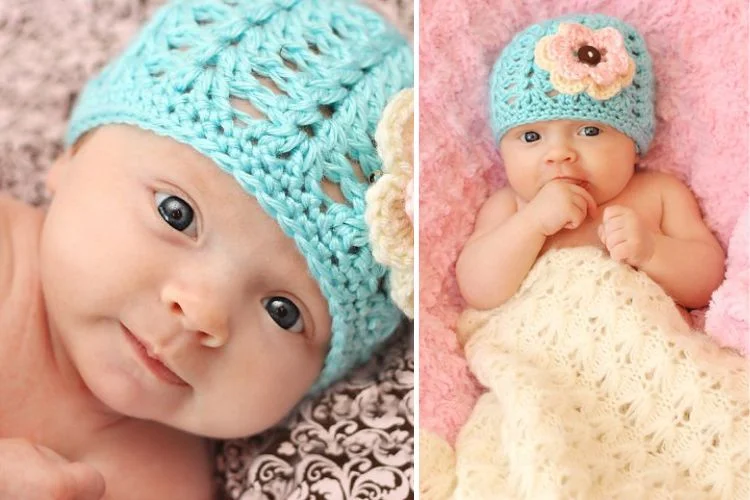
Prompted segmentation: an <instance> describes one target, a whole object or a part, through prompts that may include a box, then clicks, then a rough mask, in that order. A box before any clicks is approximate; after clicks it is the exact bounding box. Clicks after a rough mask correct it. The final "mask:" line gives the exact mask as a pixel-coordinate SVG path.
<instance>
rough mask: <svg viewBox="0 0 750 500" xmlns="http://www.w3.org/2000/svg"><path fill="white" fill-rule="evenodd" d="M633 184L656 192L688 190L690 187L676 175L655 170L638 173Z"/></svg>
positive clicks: (637, 187) (640, 188)
mask: <svg viewBox="0 0 750 500" xmlns="http://www.w3.org/2000/svg"><path fill="white" fill-rule="evenodd" d="M631 184H632V185H633V187H634V188H636V189H638V190H647V191H651V192H654V193H663V192H665V191H675V190H677V191H684V190H688V187H687V186H686V185H685V184H684V183H683V182H682V181H681V180H680V179H678V178H677V177H676V176H675V175H673V174H670V173H667V172H657V171H655V170H644V171H642V172H638V173H636V174H635V175H634V176H633V179H632V181H631Z"/></svg>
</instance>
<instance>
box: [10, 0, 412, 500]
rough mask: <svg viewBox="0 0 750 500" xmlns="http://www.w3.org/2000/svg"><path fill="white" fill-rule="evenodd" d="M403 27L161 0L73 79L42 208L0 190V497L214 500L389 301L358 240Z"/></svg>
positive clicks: (371, 343)
mask: <svg viewBox="0 0 750 500" xmlns="http://www.w3.org/2000/svg"><path fill="white" fill-rule="evenodd" d="M412 71H413V68H412V56H411V50H410V48H409V47H408V45H407V44H406V42H405V41H404V40H403V39H402V38H401V37H400V36H399V35H398V34H397V33H396V32H395V31H394V30H393V29H392V28H390V27H388V26H387V25H386V24H385V22H384V21H383V20H382V19H381V18H380V17H379V16H378V15H376V14H375V13H373V12H371V11H370V10H367V9H365V8H364V7H362V6H360V5H358V4H355V3H353V2H350V1H347V0H233V1H228V0H227V1H219V0H191V1H187V0H186V1H175V2H173V3H171V4H169V5H167V6H166V7H164V8H163V9H162V10H160V11H159V12H158V14H157V15H156V16H155V17H154V19H153V20H152V21H151V22H150V23H149V24H148V25H147V26H146V27H145V28H144V30H143V31H142V33H141V34H140V36H139V37H138V38H137V39H136V40H135V42H134V43H133V44H132V45H131V46H130V47H129V48H128V49H127V50H126V51H125V52H124V53H123V55H122V56H120V57H119V58H118V59H117V60H116V61H114V62H113V63H112V64H110V65H109V66H107V67H106V68H105V69H104V70H103V71H102V73H101V74H100V75H99V76H98V77H96V78H95V79H94V80H93V81H92V82H91V83H90V84H89V85H88V86H87V88H86V89H85V91H84V92H83V93H82V95H81V96H80V99H79V101H78V103H77V105H76V108H75V109H74V112H73V115H72V118H71V121H70V126H69V130H68V134H67V137H66V145H67V146H68V148H67V150H66V152H65V153H64V154H63V155H62V156H61V157H60V158H59V159H58V160H57V161H56V162H55V164H54V165H53V166H52V168H51V170H50V173H49V180H48V186H49V189H50V191H51V193H52V195H53V198H52V202H51V204H50V206H49V207H48V208H47V209H46V210H42V209H38V208H33V207H30V206H26V205H24V204H22V203H19V202H17V201H14V200H12V199H10V198H7V197H0V235H2V237H1V238H0V297H1V298H0V339H1V340H0V345H2V347H1V348H0V374H2V376H1V378H2V380H3V385H2V388H1V389H0V498H3V499H5V498H14V499H15V498H19V499H20V498H23V499H26V500H34V499H51V498H54V499H77V500H84V499H86V500H88V499H99V498H106V499H139V500H147V499H150V498H153V499H159V500H161V499H165V498H166V499H193V498H194V499H207V498H211V496H212V494H213V493H212V490H213V487H212V484H213V481H212V478H211V475H212V468H213V466H212V455H211V450H210V441H209V440H207V439H206V438H232V437H241V436H248V435H253V434H256V433H259V432H261V431H263V430H265V429H268V428H269V427H271V426H273V425H274V424H276V423H277V422H279V421H280V420H281V419H282V418H283V417H284V416H285V415H287V414H288V413H289V411H290V410H291V409H292V408H293V407H294V406H295V405H297V403H299V402H300V400H302V399H303V398H304V397H305V396H307V395H310V394H313V393H315V392H318V391H320V390H321V389H323V388H325V387H326V386H328V385H330V384H331V383H332V382H334V381H335V380H337V379H339V378H340V377H341V376H343V375H344V374H345V373H347V372H348V371H349V370H350V369H351V368H352V367H354V366H355V365H357V364H359V363H361V362H362V361H364V360H366V359H367V358H369V356H370V355H371V354H372V352H373V350H374V349H375V348H376V347H377V346H379V345H380V344H381V343H382V342H383V341H384V340H385V339H386V338H387V337H388V336H389V335H390V334H391V333H392V332H393V331H394V330H395V329H396V327H397V325H398V324H399V322H400V321H401V319H402V315H401V313H400V311H399V310H398V308H397V307H396V306H395V305H394V304H393V302H392V300H391V299H390V297H389V290H388V285H387V279H386V277H387V273H388V270H387V269H385V268H384V267H383V266H381V265H380V264H378V263H377V262H376V261H375V260H374V258H373V255H372V250H371V246H370V242H369V241H368V228H367V225H366V224H365V217H364V212H365V193H366V191H367V189H368V187H369V185H370V184H371V183H372V182H373V180H374V179H375V178H376V177H377V175H378V172H379V170H380V168H381V167H380V160H379V158H378V156H377V154H376V151H375V146H374V142H373V134H374V132H375V126H376V124H377V122H378V120H379V118H380V114H381V112H382V110H383V108H384V107H385V105H386V102H387V101H388V99H389V98H390V96H392V95H394V94H395V93H396V92H398V91H399V90H400V89H402V88H405V87H409V86H411V85H412Z"/></svg>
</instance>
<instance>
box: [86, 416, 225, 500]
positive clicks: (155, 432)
mask: <svg viewBox="0 0 750 500" xmlns="http://www.w3.org/2000/svg"><path fill="white" fill-rule="evenodd" d="M96 442H97V445H96V448H95V449H93V450H91V452H90V453H89V454H87V455H86V456H85V457H83V458H82V459H83V461H85V462H87V463H89V464H91V465H92V466H94V467H95V468H96V469H97V470H99V471H100V472H101V473H102V475H103V476H104V478H105V482H106V484H107V493H108V495H107V498H112V499H119V498H138V499H142V500H148V499H151V498H153V499H155V500H156V499H163V498H180V499H186V500H190V499H195V500H204V499H206V500H208V499H211V498H213V496H214V495H213V493H214V490H215V488H214V480H213V454H212V450H211V449H210V446H209V442H208V440H206V439H204V438H200V437H197V436H194V435H190V434H186V433H183V432H180V431H177V430H175V429H172V428H169V427H166V426H163V425H160V424H155V423H153V422H147V421H139V420H133V421H132V422H131V423H130V424H129V425H127V426H125V427H123V428H120V429H118V430H116V431H114V432H107V431H105V432H104V434H103V435H102V436H100V439H97V440H96Z"/></svg>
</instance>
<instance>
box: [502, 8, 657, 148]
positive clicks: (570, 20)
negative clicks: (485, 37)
mask: <svg viewBox="0 0 750 500" xmlns="http://www.w3.org/2000/svg"><path fill="white" fill-rule="evenodd" d="M571 26H572V27H575V28H574V30H570V27H571ZM612 29H615V30H617V31H618V32H619V33H620V34H621V36H622V41H623V42H624V48H625V50H626V54H621V53H620V52H619V51H618V52H615V51H614V50H613V49H619V47H618V46H617V45H616V41H617V40H616V39H615V38H613V37H611V36H607V35H611V30H612ZM571 31H575V33H576V36H579V35H580V33H586V32H588V33H589V34H590V36H591V39H592V40H591V41H587V45H594V46H595V45H597V43H596V42H597V41H598V42H599V43H600V44H601V43H602V41H606V43H607V44H612V45H611V46H610V45H605V46H604V47H599V50H596V47H586V48H587V49H591V48H594V50H593V51H591V52H592V54H593V56H594V57H595V58H594V59H593V60H589V62H590V63H591V64H592V65H596V64H599V61H600V60H601V64H605V65H609V64H610V62H611V61H607V49H610V50H613V55H614V54H616V55H617V56H618V57H621V56H623V55H624V56H625V57H627V58H628V59H629V60H631V61H632V63H634V65H635V71H634V74H633V75H632V79H631V78H630V75H629V74H628V71H629V70H630V68H629V67H628V70H627V71H624V72H623V73H622V74H619V75H618V79H617V80H615V81H613V82H609V85H610V86H609V87H606V86H604V87H600V88H597V87H596V86H595V85H592V84H593V83H595V82H596V81H597V80H599V81H600V82H601V83H604V82H608V80H607V79H608V78H611V75H610V74H609V73H608V72H607V71H595V70H593V69H592V70H589V71H588V72H587V73H588V74H587V75H586V76H585V77H583V78H582V79H580V80H575V79H570V80H569V81H565V80H564V79H562V78H561V75H562V74H566V73H567V74H575V72H574V71H578V70H579V68H572V67H570V65H568V66H566V65H565V62H559V61H558V62H559V65H558V66H557V67H555V66H553V64H552V61H551V60H550V58H549V46H550V40H551V38H549V37H555V36H560V37H565V36H570V32H571ZM552 39H554V38H552ZM583 48H584V46H582V47H581V49H583ZM555 49H558V47H555ZM539 56H541V57H539ZM600 58H601V59H600ZM560 59H561V60H563V59H564V58H562V57H561V58H560ZM582 61H583V59H582ZM539 62H541V65H539ZM628 64H629V63H628ZM608 69H611V68H608ZM561 82H562V84H561ZM582 83H586V84H585V85H583V84H582ZM555 84H557V85H558V87H556V86H555ZM566 84H567V85H566ZM566 89H567V90H566ZM567 92H570V93H567ZM490 101H491V103H490V120H491V123H492V128H493V133H494V137H495V140H496V141H499V140H500V139H501V138H502V137H503V136H504V135H505V133H506V132H507V131H508V130H510V129H511V128H513V127H517V126H520V125H524V124H528V123H534V122H539V121H545V120H560V119H571V120H591V121H598V122H601V123H605V124H607V125H610V126H612V127H614V128H616V129H617V130H619V131H620V132H622V133H624V134H626V135H628V136H629V137H630V138H632V139H633V141H634V142H635V143H636V146H637V148H638V151H639V153H641V154H644V153H645V152H646V151H647V150H648V147H649V145H650V143H651V140H652V139H653V134H654V129H655V117H654V76H653V71H652V66H651V58H650V56H649V53H648V49H647V47H646V44H645V41H644V40H643V38H642V37H641V35H640V34H639V33H638V32H637V31H636V30H635V29H634V28H633V27H631V26H630V25H628V24H626V23H624V22H622V21H620V20H619V19H616V18H612V17H609V16H605V15H601V14H587V15H582V14H577V15H568V16H563V17H559V18H556V19H551V20H548V21H545V22H542V23H538V24H534V25H531V26H529V27H528V28H526V29H524V30H523V31H521V32H520V33H518V34H517V35H516V36H515V37H514V38H513V39H512V40H511V42H510V43H509V44H508V45H507V46H506V47H505V48H504V49H503V51H502V53H501V55H500V57H499V58H498V59H497V61H496V62H495V65H494V67H493V70H492V73H491V77H490Z"/></svg>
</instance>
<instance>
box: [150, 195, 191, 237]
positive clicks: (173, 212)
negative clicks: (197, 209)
mask: <svg viewBox="0 0 750 500" xmlns="http://www.w3.org/2000/svg"><path fill="white" fill-rule="evenodd" d="M154 199H155V200H156V204H157V207H158V209H159V215H161V217H162V219H164V221H165V222H166V223H167V224H169V225H170V226H172V227H173V228H175V229H176V230H178V231H180V232H185V230H186V229H190V228H191V227H192V226H194V224H193V223H194V222H195V213H194V212H193V208H192V207H191V206H190V205H189V204H188V203H187V202H186V201H185V200H183V199H182V198H179V197H177V196H172V195H167V194H164V193H159V192H157V193H155V194H154ZM191 233H195V228H194V227H192V231H191Z"/></svg>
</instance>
